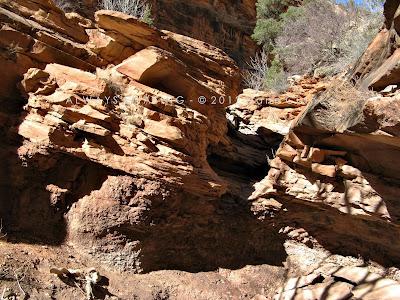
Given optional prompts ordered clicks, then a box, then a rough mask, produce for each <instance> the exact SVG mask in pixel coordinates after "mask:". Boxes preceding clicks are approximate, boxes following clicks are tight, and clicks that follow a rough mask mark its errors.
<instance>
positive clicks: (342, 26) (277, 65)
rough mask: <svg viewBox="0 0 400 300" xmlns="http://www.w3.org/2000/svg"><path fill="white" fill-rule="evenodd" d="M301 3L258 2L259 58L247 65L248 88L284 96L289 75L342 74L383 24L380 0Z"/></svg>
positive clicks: (315, 0)
mask: <svg viewBox="0 0 400 300" xmlns="http://www.w3.org/2000/svg"><path fill="white" fill-rule="evenodd" d="M300 2H301V1H290V0H285V1H277V0H259V1H258V2H257V17H258V19H257V24H256V27H255V29H254V34H253V39H255V40H256V41H257V43H258V44H260V45H262V46H263V53H262V54H258V55H257V56H256V57H255V58H254V59H252V60H251V61H250V63H249V67H250V70H249V74H248V76H246V77H247V78H246V81H245V83H246V85H247V86H248V87H251V88H255V89H260V87H261V88H262V89H273V90H282V89H284V86H285V85H286V77H287V75H293V74H305V73H308V74H314V73H315V74H316V75H319V76H326V75H334V74H337V73H340V72H342V71H344V70H346V69H347V68H348V67H349V66H351V65H352V64H353V63H355V62H356V60H357V59H358V58H359V57H360V55H361V54H362V53H363V51H364V50H365V49H366V47H367V46H368V44H369V43H370V41H371V40H372V38H373V37H374V36H375V35H376V33H377V32H378V30H379V28H380V25H381V24H382V14H381V11H382V1H381V0H366V1H363V2H361V3H359V2H357V3H358V4H357V3H356V2H355V1H348V2H347V3H345V4H343V3H341V4H338V3H336V2H335V1H333V0H313V1H311V0H304V1H303V4H302V5H301V6H298V5H299V3H300ZM293 5H296V6H293ZM260 58H266V59H264V60H263V61H262V60H261V59H260ZM255 62H256V63H255ZM262 63H267V66H262V65H261V64H262Z"/></svg>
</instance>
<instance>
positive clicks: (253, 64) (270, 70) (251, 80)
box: [244, 50, 288, 93]
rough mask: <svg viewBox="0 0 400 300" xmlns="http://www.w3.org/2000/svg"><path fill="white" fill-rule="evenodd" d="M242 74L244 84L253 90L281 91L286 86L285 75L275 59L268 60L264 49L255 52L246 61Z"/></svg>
mask: <svg viewBox="0 0 400 300" xmlns="http://www.w3.org/2000/svg"><path fill="white" fill-rule="evenodd" d="M248 67H249V69H248V70H247V71H246V72H245V74H244V85H245V86H246V87H248V88H251V89H253V90H273V91H275V92H278V93H280V92H283V91H285V90H286V89H287V87H288V82H287V75H286V73H285V72H284V70H283V68H282V66H281V64H280V63H279V62H278V61H277V60H273V61H272V62H270V58H269V55H268V54H267V52H266V51H265V50H262V51H261V52H259V53H257V54H256V56H254V57H252V58H251V59H250V62H249V63H248Z"/></svg>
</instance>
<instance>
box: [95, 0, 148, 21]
mask: <svg viewBox="0 0 400 300" xmlns="http://www.w3.org/2000/svg"><path fill="white" fill-rule="evenodd" d="M100 6H101V7H102V8H103V9H108V10H114V11H120V12H123V13H125V14H128V15H131V16H133V17H136V18H138V19H141V20H142V21H144V22H145V23H147V24H149V25H152V23H153V19H152V18H151V6H150V4H148V3H147V1H146V0H102V1H101V4H100Z"/></svg>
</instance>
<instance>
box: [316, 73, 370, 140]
mask: <svg viewBox="0 0 400 300" xmlns="http://www.w3.org/2000/svg"><path fill="white" fill-rule="evenodd" d="M373 95H374V93H373V92H372V91H369V90H366V89H363V88H361V87H360V86H358V85H357V84H354V83H352V82H350V81H348V80H344V79H339V78H338V79H335V80H334V81H333V82H332V85H331V87H330V88H328V89H327V90H326V91H325V92H324V93H322V94H320V95H319V96H316V97H315V98H314V99H313V102H312V104H311V105H310V106H309V111H310V114H309V117H311V122H312V123H313V125H314V126H315V127H317V128H320V129H324V130H328V131H332V132H343V131H345V130H347V129H348V128H351V127H353V126H354V125H356V124H357V123H359V122H361V121H362V118H363V108H364V105H365V103H366V101H367V100H368V99H369V98H371V97H372V96H373Z"/></svg>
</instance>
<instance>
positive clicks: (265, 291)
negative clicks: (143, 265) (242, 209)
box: [0, 241, 400, 300]
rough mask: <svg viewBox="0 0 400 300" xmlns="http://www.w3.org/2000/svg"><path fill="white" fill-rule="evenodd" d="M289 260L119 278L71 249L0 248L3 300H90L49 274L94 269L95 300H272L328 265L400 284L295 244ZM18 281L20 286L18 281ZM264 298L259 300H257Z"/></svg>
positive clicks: (288, 246) (289, 245)
mask: <svg viewBox="0 0 400 300" xmlns="http://www.w3.org/2000/svg"><path fill="white" fill-rule="evenodd" d="M285 250H286V252H287V254H288V258H287V260H286V262H285V263H284V264H283V265H282V266H271V265H254V266H253V265H249V266H245V267H243V268H240V269H237V270H229V269H222V268H220V269H217V270H215V271H210V272H199V273H188V272H183V271H179V270H163V271H156V272H150V273H147V274H128V273H123V274H121V273H117V272H112V271H110V270H106V269H103V268H101V267H100V266H98V265H96V263H95V262H93V261H88V260H85V259H82V258H78V257H76V256H75V253H74V251H73V249H72V248H70V247H69V246H67V245H63V246H57V247H52V246H45V245H32V244H25V243H13V242H9V241H8V242H7V241H2V242H0V292H1V295H2V297H3V298H2V299H87V297H86V294H85V291H84V289H85V286H84V284H83V283H79V282H72V281H68V280H61V279H60V278H59V277H57V276H56V275H54V274H51V273H50V269H51V268H54V267H57V268H62V267H65V268H68V269H80V270H83V271H84V270H87V269H89V268H95V269H96V270H97V271H98V272H99V273H100V274H101V275H102V280H101V282H100V284H99V285H97V286H96V288H95V290H94V295H95V299H213V300H214V299H253V298H254V297H255V296H257V295H263V296H264V297H265V298H264V297H261V298H255V299H272V297H273V295H274V294H275V292H276V290H277V289H278V288H279V287H280V286H281V285H282V284H283V282H284V281H285V280H286V279H287V278H289V277H293V276H298V275H302V274H307V273H309V272H310V270H313V269H317V268H320V267H321V266H322V267H323V266H324V265H327V264H334V265H338V266H339V265H341V266H361V265H363V266H365V265H368V267H369V268H370V269H371V270H372V271H374V272H376V273H380V274H383V273H385V275H388V276H389V277H392V278H393V279H397V280H399V278H400V272H399V271H398V270H394V269H392V270H385V269H383V268H382V267H380V266H379V265H376V264H371V263H365V262H364V261H362V260H361V259H357V258H354V257H343V256H339V255H330V254H329V253H328V252H326V251H323V250H321V249H311V248H308V247H306V246H304V245H302V244H299V243H297V242H294V241H287V242H286V243H285ZM17 279H18V280H17ZM258 297H260V296H258Z"/></svg>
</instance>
